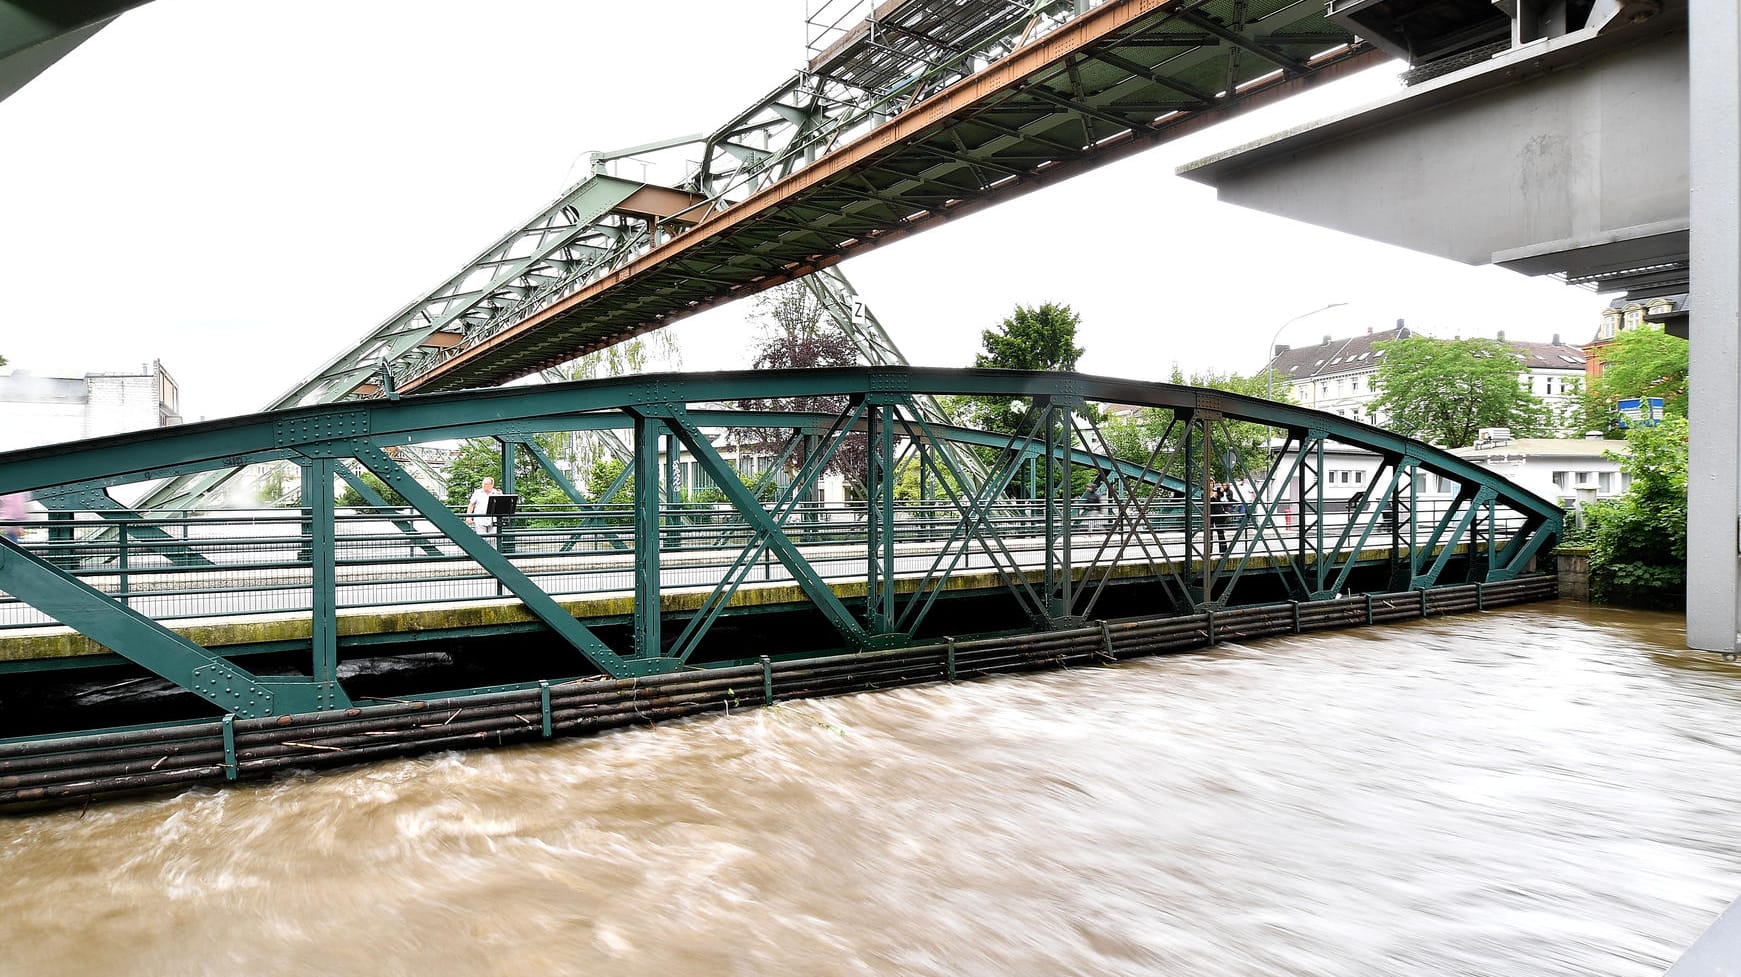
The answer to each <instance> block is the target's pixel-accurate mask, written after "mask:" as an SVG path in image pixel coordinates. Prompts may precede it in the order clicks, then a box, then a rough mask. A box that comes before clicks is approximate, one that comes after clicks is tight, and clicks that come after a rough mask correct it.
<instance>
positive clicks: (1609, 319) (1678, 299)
mask: <svg viewBox="0 0 1741 977" xmlns="http://www.w3.org/2000/svg"><path fill="white" fill-rule="evenodd" d="M1686 314H1687V297H1686V295H1685V294H1684V293H1683V294H1680V295H1660V296H1657V297H1656V298H1651V299H1644V300H1642V301H1640V300H1637V299H1626V298H1617V299H1615V300H1614V301H1612V302H1610V303H1608V308H1606V309H1603V310H1602V324H1601V325H1600V326H1598V327H1596V338H1595V339H1592V340H1590V341H1589V342H1588V343H1586V344H1585V345H1584V372H1585V374H1586V376H1587V377H1588V379H1590V380H1594V379H1596V378H1597V377H1599V376H1601V375H1602V347H1604V346H1606V345H1608V344H1609V343H1611V342H1613V341H1614V337H1616V336H1618V335H1620V334H1621V333H1623V332H1627V331H1629V330H1632V329H1643V328H1645V327H1646V326H1651V327H1655V328H1662V324H1663V323H1665V322H1673V321H1674V320H1675V319H1676V318H1677V317H1678V318H1685V316H1686Z"/></svg>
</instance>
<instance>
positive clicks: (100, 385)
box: [0, 361, 181, 451]
mask: <svg viewBox="0 0 1741 977" xmlns="http://www.w3.org/2000/svg"><path fill="white" fill-rule="evenodd" d="M180 423H181V392H180V388H179V386H178V385H177V384H176V382H175V379H174V378H173V377H171V376H170V375H169V372H168V371H167V370H165V369H164V368H163V363H162V362H161V361H157V362H153V363H151V364H150V365H149V366H141V367H140V369H139V372H138V373H87V374H85V375H84V376H83V377H82V378H71V377H39V376H35V375H33V374H31V373H28V372H26V371H24V370H14V371H13V372H12V373H10V374H8V375H6V376H0V451H9V450H12V449H14V448H28V447H34V446H35V445H39V444H54V443H57V442H60V441H78V440H82V439H84V438H98V437H103V436H105V435H110V434H120V433H122V432H124V431H141V430H147V429H149V428H155V427H168V426H170V425H173V424H180Z"/></svg>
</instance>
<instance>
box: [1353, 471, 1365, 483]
mask: <svg viewBox="0 0 1741 977" xmlns="http://www.w3.org/2000/svg"><path fill="white" fill-rule="evenodd" d="M1354 484H1356V485H1365V484H1366V473H1365V472H1355V473H1354Z"/></svg>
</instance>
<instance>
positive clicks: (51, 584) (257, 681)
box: [0, 537, 350, 719]
mask: <svg viewBox="0 0 1741 977" xmlns="http://www.w3.org/2000/svg"><path fill="white" fill-rule="evenodd" d="M0 590H3V591H5V592H6V593H8V594H11V595H12V596H14V597H16V598H18V599H19V600H22V601H24V602H25V603H26V604H29V605H30V606H32V607H34V608H36V609H37V610H39V611H41V612H42V613H44V614H46V615H48V616H49V617H51V618H53V619H54V620H56V621H59V622H61V623H63V624H67V625H68V626H69V627H76V628H77V630H78V632H79V633H80V634H83V635H84V636H85V637H87V638H90V639H91V640H92V641H95V642H97V643H98V644H100V645H102V646H103V647H105V648H108V649H109V650H111V651H113V652H115V653H116V654H118V655H120V656H121V657H123V658H125V659H127V660H128V661H131V662H133V663H134V664H136V665H138V666H140V667H141V668H144V669H146V670H147V671H149V672H151V673H152V674H154V675H157V676H159V677H161V678H164V679H166V680H168V681H170V682H173V683H174V684H175V685H177V686H179V687H181V688H183V689H186V690H187V691H189V692H192V693H193V694H195V695H197V696H199V697H200V698H202V699H205V700H206V701H207V702H210V703H211V704H213V705H215V706H217V707H218V708H219V709H222V710H224V711H225V712H229V713H234V714H235V715H237V716H241V717H243V718H244V719H252V718H257V717H260V716H278V715H285V714H288V713H298V712H317V711H319V710H322V709H333V708H343V707H346V706H349V705H350V699H349V697H347V696H346V695H345V693H344V690H343V689H340V688H339V687H338V684H337V683H336V682H319V681H316V680H314V679H310V678H304V677H296V678H276V677H275V678H269V679H268V678H261V677H259V676H257V675H254V674H253V673H251V672H249V671H247V670H246V669H243V668H241V667H239V666H237V665H234V664H232V663H230V662H228V661H226V660H224V659H223V658H222V657H220V656H218V655H215V654H213V653H212V652H210V651H207V650H206V649H204V648H201V647H200V646H199V645H196V644H194V643H193V642H191V641H189V640H187V639H186V638H184V637H182V636H181V635H179V634H177V633H175V632H174V631H171V630H169V629H168V628H166V627H164V626H163V625H161V624H158V623H157V622H156V621H153V620H151V619H150V618H148V617H146V616H145V615H143V614H141V613H139V612H138V611H135V610H133V609H132V608H130V607H124V606H122V605H121V604H119V603H117V602H116V601H114V600H112V599H111V598H109V597H108V596H106V595H105V594H103V593H101V592H99V591H97V590H95V589H94V588H92V587H91V586H89V585H88V584H86V583H84V582H83V581H81V580H79V579H77V578H75V577H73V576H72V575H71V574H69V573H67V572H65V571H64V570H61V569H60V568H58V567H56V566H54V565H52V564H50V563H48V562H47V561H45V560H43V559H41V558H40V557H37V556H35V555H32V554H31V553H28V552H26V551H25V550H24V549H23V548H22V547H20V546H19V545H18V544H17V543H14V542H12V541H11V540H9V539H6V538H4V537H0ZM73 622H76V624H74V623H73Z"/></svg>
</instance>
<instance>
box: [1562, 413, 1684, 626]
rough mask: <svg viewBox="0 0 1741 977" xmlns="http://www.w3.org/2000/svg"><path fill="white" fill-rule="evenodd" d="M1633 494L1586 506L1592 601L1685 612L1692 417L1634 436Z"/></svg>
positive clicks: (1629, 459)
mask: <svg viewBox="0 0 1741 977" xmlns="http://www.w3.org/2000/svg"><path fill="white" fill-rule="evenodd" d="M1626 448H1627V454H1626V456H1625V457H1621V458H1618V459H1617V460H1618V461H1619V462H1620V469H1621V471H1623V472H1626V473H1627V474H1628V475H1630V476H1631V477H1632V484H1631V486H1630V487H1629V488H1628V489H1627V490H1626V494H1625V495H1624V496H1621V497H1620V498H1618V499H1612V500H1609V501H1606V502H1598V503H1596V504H1595V505H1592V506H1586V507H1585V509H1584V513H1585V517H1586V519H1587V520H1588V522H1589V525H1590V537H1591V541H1590V546H1591V551H1590V596H1591V597H1592V598H1594V599H1595V600H1596V601H1598V602H1600V603H1610V602H1613V603H1622V604H1629V605H1632V606H1636V607H1680V606H1683V605H1684V604H1685V602H1686V582H1687V420H1686V418H1684V417H1672V418H1668V419H1666V420H1664V421H1663V422H1662V423H1661V424H1658V425H1656V426H1654V427H1635V428H1633V429H1631V430H1630V431H1628V432H1627V434H1626Z"/></svg>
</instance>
